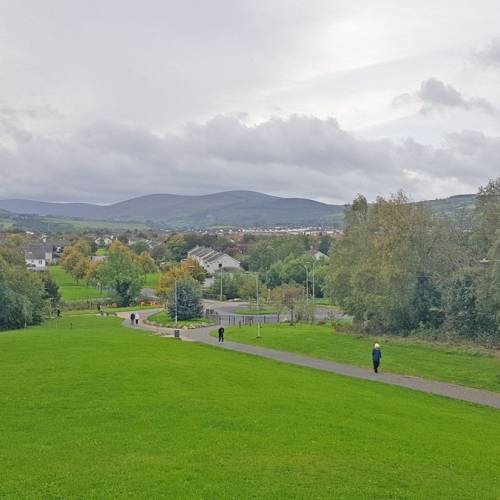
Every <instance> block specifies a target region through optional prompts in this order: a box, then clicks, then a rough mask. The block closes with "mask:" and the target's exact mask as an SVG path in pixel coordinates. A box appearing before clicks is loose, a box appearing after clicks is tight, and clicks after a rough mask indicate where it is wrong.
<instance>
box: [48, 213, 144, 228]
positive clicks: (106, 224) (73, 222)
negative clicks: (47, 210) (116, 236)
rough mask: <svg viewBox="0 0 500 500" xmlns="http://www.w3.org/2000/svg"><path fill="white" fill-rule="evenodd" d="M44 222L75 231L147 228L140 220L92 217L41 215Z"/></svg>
mask: <svg viewBox="0 0 500 500" xmlns="http://www.w3.org/2000/svg"><path fill="white" fill-rule="evenodd" d="M42 222H44V223H45V224H68V225H69V226H71V227H72V228H73V229H74V230H75V231H78V230H79V231H91V230H96V229H107V230H109V231H127V230H131V231H133V230H134V229H138V230H141V229H148V227H149V226H148V225H147V224H143V223H141V222H114V221H104V220H92V219H73V218H71V217H50V216H49V217H43V218H42Z"/></svg>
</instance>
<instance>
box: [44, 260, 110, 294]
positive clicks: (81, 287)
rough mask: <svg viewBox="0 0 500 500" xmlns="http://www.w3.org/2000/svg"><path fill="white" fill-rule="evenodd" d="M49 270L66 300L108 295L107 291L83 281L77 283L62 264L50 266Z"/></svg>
mask: <svg viewBox="0 0 500 500" xmlns="http://www.w3.org/2000/svg"><path fill="white" fill-rule="evenodd" d="M49 271H50V274H51V275H52V277H53V278H54V280H55V282H56V283H57V284H58V285H59V291H60V292H61V296H62V298H63V299H64V300H66V301H71V300H87V299H97V298H103V297H106V293H105V292H104V293H102V292H100V291H99V290H97V288H93V287H87V286H86V285H85V283H83V282H80V283H77V282H76V281H75V279H74V278H73V277H72V276H71V275H70V274H68V273H67V272H66V271H65V270H64V269H63V268H62V267H61V266H50V267H49Z"/></svg>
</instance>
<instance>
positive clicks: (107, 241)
mask: <svg viewBox="0 0 500 500" xmlns="http://www.w3.org/2000/svg"><path fill="white" fill-rule="evenodd" d="M111 243H113V236H111V237H110V238H108V237H107V236H105V237H103V238H97V239H96V240H95V244H96V245H97V246H104V247H109V246H111Z"/></svg>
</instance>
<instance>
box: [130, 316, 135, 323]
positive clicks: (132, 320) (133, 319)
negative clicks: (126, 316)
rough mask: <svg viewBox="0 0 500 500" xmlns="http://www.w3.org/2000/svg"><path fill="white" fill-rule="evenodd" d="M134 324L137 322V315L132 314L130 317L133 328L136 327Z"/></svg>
mask: <svg viewBox="0 0 500 500" xmlns="http://www.w3.org/2000/svg"><path fill="white" fill-rule="evenodd" d="M134 322H135V314H134V313H132V314H131V315H130V324H131V325H132V326H134Z"/></svg>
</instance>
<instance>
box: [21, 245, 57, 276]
mask: <svg viewBox="0 0 500 500" xmlns="http://www.w3.org/2000/svg"><path fill="white" fill-rule="evenodd" d="M52 252H53V250H52V246H51V245H46V244H43V243H42V244H37V245H30V246H28V247H27V248H26V250H25V251H24V259H25V261H26V267H27V268H28V269H29V270H31V271H43V270H44V269H45V268H46V267H47V266H48V265H49V264H52V262H53V255H52Z"/></svg>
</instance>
